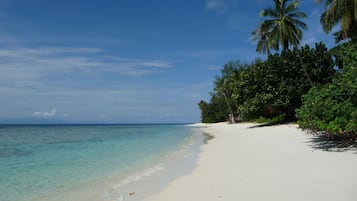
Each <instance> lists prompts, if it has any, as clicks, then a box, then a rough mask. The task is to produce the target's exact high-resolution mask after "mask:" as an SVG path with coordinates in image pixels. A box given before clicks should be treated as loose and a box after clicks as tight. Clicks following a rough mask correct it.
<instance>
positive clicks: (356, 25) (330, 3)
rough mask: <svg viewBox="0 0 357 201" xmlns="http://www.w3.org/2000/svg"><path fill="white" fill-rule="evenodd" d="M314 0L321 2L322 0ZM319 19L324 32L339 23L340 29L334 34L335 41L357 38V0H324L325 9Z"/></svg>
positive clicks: (327, 31)
mask: <svg viewBox="0 0 357 201" xmlns="http://www.w3.org/2000/svg"><path fill="white" fill-rule="evenodd" d="M315 2H317V3H321V2H322V0H315ZM320 21H321V24H322V27H323V29H324V31H325V32H326V33H329V32H330V31H331V30H332V28H333V27H334V26H335V25H337V24H339V23H341V30H340V31H338V32H336V33H335V34H334V35H335V39H336V42H339V41H340V40H345V39H347V38H351V39H352V40H357V0H325V11H324V12H323V13H322V15H321V19H320Z"/></svg>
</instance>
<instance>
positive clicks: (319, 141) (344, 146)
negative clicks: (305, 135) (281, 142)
mask: <svg viewBox="0 0 357 201" xmlns="http://www.w3.org/2000/svg"><path fill="white" fill-rule="evenodd" d="M306 143H307V144H308V145H309V146H310V147H312V148H314V149H320V150H323V151H330V152H345V151H353V152H354V154H357V140H356V139H344V138H332V137H331V136H328V135H316V134H315V135H313V137H312V138H311V139H310V140H309V141H307V142H306Z"/></svg>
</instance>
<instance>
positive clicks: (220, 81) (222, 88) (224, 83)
mask: <svg viewBox="0 0 357 201" xmlns="http://www.w3.org/2000/svg"><path fill="white" fill-rule="evenodd" d="M228 82H229V81H228V80H227V79H226V78H224V77H222V78H216V81H215V85H216V87H215V91H217V92H218V94H220V95H221V96H223V98H224V100H225V101H226V103H227V106H228V109H229V113H230V121H231V122H232V123H236V122H235V118H234V113H233V110H232V107H231V104H230V101H229V100H228V97H229V96H230V95H229V93H228V85H229V84H228Z"/></svg>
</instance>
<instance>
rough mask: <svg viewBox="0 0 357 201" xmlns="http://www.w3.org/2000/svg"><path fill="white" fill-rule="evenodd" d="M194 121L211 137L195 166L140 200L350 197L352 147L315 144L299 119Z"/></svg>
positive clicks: (331, 200) (354, 162)
mask: <svg viewBox="0 0 357 201" xmlns="http://www.w3.org/2000/svg"><path fill="white" fill-rule="evenodd" d="M258 125H259V124H254V123H240V124H227V123H217V124H194V125H193V126H198V127H200V128H201V130H202V131H203V132H204V133H207V134H209V135H210V136H212V137H213V139H212V140H210V141H209V142H208V143H207V144H204V145H202V146H201V152H200V153H199V157H198V160H197V165H196V167H195V168H194V170H193V171H192V172H191V173H189V174H186V175H183V176H180V177H178V178H176V179H174V180H173V181H172V182H170V183H169V184H168V185H166V186H165V187H164V188H162V189H161V191H160V192H158V193H156V194H154V195H151V196H148V197H147V198H146V199H143V200H144V201H167V200H170V201H182V200H195V201H200V200H202V201H211V200H212V201H213V200H226V201H236V200H249V201H258V200H259V201H261V200H274V201H286V200H290V201H301V200H305V201H319V200H323V201H335V200H344V201H354V200H357V192H356V191H355V189H354V187H355V186H357V180H356V178H357V172H356V171H355V168H356V167H357V155H356V154H355V153H356V150H354V151H352V150H347V151H341V152H338V151H326V150H324V149H319V148H316V144H315V143H316V142H314V136H312V135H308V134H306V133H305V132H304V131H301V130H300V129H298V128H297V125H292V124H285V125H276V126H269V127H260V126H258Z"/></svg>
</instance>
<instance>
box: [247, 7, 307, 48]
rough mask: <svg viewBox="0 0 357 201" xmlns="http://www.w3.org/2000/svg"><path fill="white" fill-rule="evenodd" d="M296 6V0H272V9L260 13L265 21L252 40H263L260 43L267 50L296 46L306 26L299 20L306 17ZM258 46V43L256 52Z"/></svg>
mask: <svg viewBox="0 0 357 201" xmlns="http://www.w3.org/2000/svg"><path fill="white" fill-rule="evenodd" d="M298 4H299V2H298V1H297V0H293V1H290V0H274V7H273V8H266V9H264V10H263V11H261V13H260V16H261V17H265V18H267V19H266V20H265V21H263V22H262V23H261V25H260V26H259V28H258V29H257V30H256V31H254V32H253V38H254V37H255V38H257V37H258V38H259V37H260V38H261V39H263V40H260V42H265V44H267V48H269V49H274V50H279V48H280V47H281V48H283V50H288V49H289V47H290V46H294V47H296V46H298V45H299V43H300V41H301V39H302V29H304V30H306V29H307V26H306V24H305V23H304V22H303V21H301V20H300V19H302V18H307V15H306V14H305V13H303V12H300V11H299V9H298ZM254 34H255V35H254ZM264 40H265V41H264ZM259 45H260V43H259V42H258V47H257V50H258V51H259V50H260V47H259ZM264 48H265V47H264ZM262 50H264V49H262Z"/></svg>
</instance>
